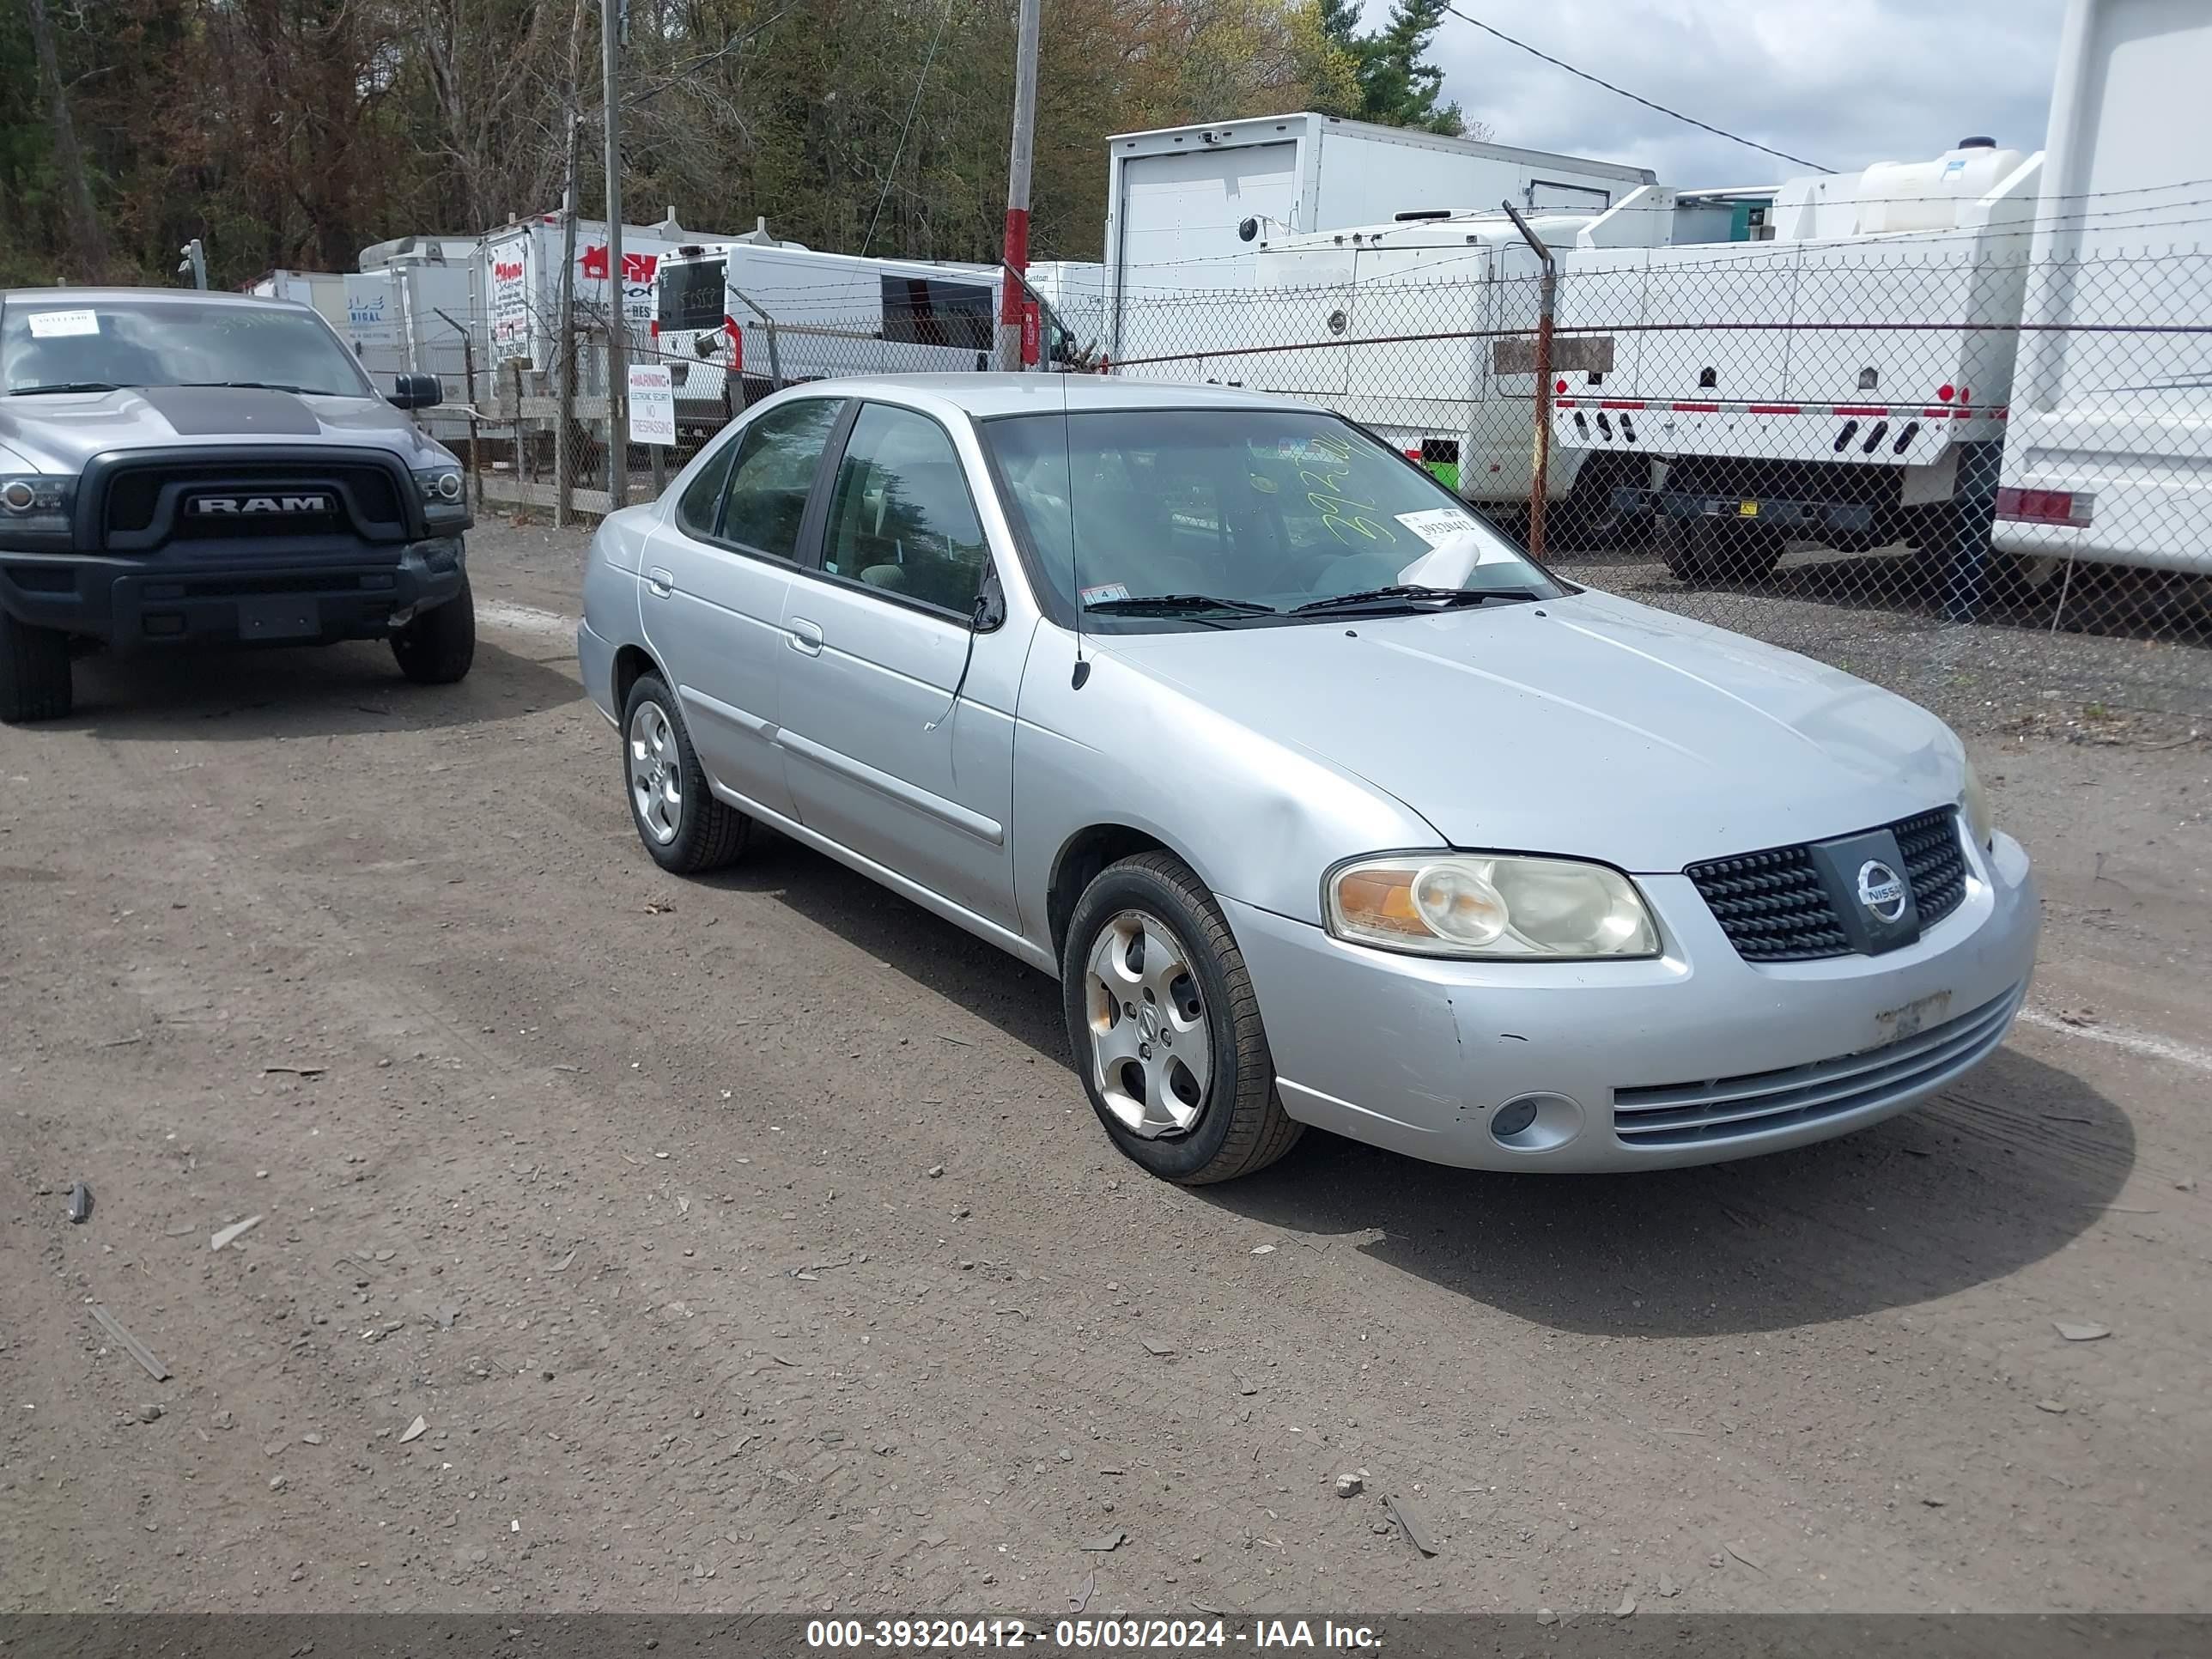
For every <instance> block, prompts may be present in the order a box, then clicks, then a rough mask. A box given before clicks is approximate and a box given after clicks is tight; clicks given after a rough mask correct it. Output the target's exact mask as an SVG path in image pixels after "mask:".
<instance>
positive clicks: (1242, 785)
mask: <svg viewBox="0 0 2212 1659" xmlns="http://www.w3.org/2000/svg"><path fill="white" fill-rule="evenodd" d="M1084 655H1085V658H1086V659H1087V660H1088V661H1089V663H1090V671H1089V674H1088V677H1087V678H1086V679H1085V684H1083V685H1082V686H1081V687H1079V688H1078V687H1076V686H1074V685H1073V684H1071V680H1072V677H1073V668H1074V665H1075V647H1074V640H1073V635H1069V634H1066V633H1065V632H1063V631H1061V630H1060V629H1058V628H1055V627H1054V626H1052V625H1051V624H1049V623H1048V624H1046V625H1045V626H1044V627H1043V628H1042V629H1040V630H1039V632H1038V635H1037V639H1036V644H1035V645H1034V646H1033V647H1032V648H1031V650H1030V655H1029V661H1028V665H1027V667H1026V669H1025V671H1024V676H1023V681H1022V692H1021V704H1020V711H1019V712H1020V719H1019V721H1018V726H1017V730H1016V735H1015V739H1014V744H1015V749H1014V811H1013V846H1014V888H1015V897H1016V901H1017V902H1018V904H1019V906H1020V910H1021V915H1022V919H1023V927H1024V933H1025V934H1026V935H1027V936H1028V937H1029V938H1030V941H1031V942H1032V943H1033V944H1035V945H1037V946H1038V947H1039V948H1040V949H1041V950H1042V951H1044V952H1046V953H1047V955H1048V956H1049V955H1050V953H1051V951H1052V935H1051V927H1050V924H1049V921H1048V915H1047V908H1048V907H1047V903H1046V898H1047V895H1048V893H1049V891H1050V890H1051V884H1052V878H1053V873H1054V868H1055V866H1056V865H1057V863H1058V860H1059V859H1060V854H1061V852H1062V851H1063V849H1065V848H1066V847H1067V846H1068V844H1069V843H1070V842H1072V841H1073V839H1074V838H1075V837H1077V836H1080V835H1082V834H1083V833H1084V832H1085V830H1087V829H1091V828H1093V827H1094V826H1097V825H1099V824H1119V825H1125V826H1127V828H1129V829H1135V830H1138V831H1139V832H1140V833H1142V834H1144V835H1146V836H1151V837H1152V839H1153V840H1155V841H1158V842H1159V843H1160V844H1161V845H1162V846H1164V847H1166V848H1169V850H1170V851H1171V852H1173V853H1174V854H1176V856H1177V857H1179V858H1181V859H1182V860H1183V862H1185V863H1186V864H1188V865H1189V866H1190V867H1191V869H1192V870H1193V871H1194V872H1195V873H1196V874H1197V876H1198V878H1199V879H1200V881H1203V882H1204V883H1205V884H1206V887H1207V888H1208V889H1209V890H1211V891H1212V892H1214V893H1216V894H1218V895H1219V896H1222V897H1224V898H1233V899H1237V900H1238V901H1241V902H1243V903H1246V904H1249V905H1254V906H1256V907H1258V908H1261V909H1263V910H1272V911H1273V912H1275V913H1276V914H1277V915H1284V916H1289V917H1291V918H1294V919H1295V920H1297V921H1309V922H1313V923H1316V924H1318V923H1319V922H1320V921H1321V879H1322V872H1323V871H1325V870H1327V869H1328V867H1329V866H1331V865H1332V864H1334V863H1336V862H1338V861H1339V860H1342V859H1346V858H1349V857H1351V856H1352V855H1353V854H1358V853H1364V852H1371V851H1375V850H1378V849H1381V848H1393V847H1420V846H1431V845H1435V846H1442V845H1443V837H1442V836H1439V835H1438V834H1437V830H1436V829H1435V828H1434V827H1433V826H1431V824H1430V823H1428V822H1427V821H1426V820H1425V819H1424V818H1422V817H1421V816H1420V815H1419V813H1417V812H1415V811H1413V809H1412V808H1411V807H1409V806H1407V805H1406V804H1405V803H1404V802H1403V801H1401V800H1399V799H1397V798H1396V797H1395V796H1393V795H1390V794H1389V793H1386V792H1384V791H1383V790H1380V789H1377V788H1376V787H1375V786H1374V785H1372V784H1370V783H1369V782H1367V781H1365V780H1364V779H1362V778H1359V777H1358V776H1356V775H1353V774H1352V773H1350V772H1347V771H1346V770H1345V769H1343V768H1341V767H1340V766H1337V765H1335V764H1334V763H1332V762H1330V761H1328V760H1326V759H1324V758H1323V757H1321V756H1319V755H1316V754H1314V753H1312V752H1311V751H1310V750H1305V749H1303V748H1300V747H1298V746H1297V745H1296V744H1285V743H1282V742H1278V741H1274V740H1271V739H1267V738H1260V737H1257V736H1255V735H1254V734H1253V733H1252V732H1250V731H1249V730H1248V729H1246V728H1245V727H1244V726H1241V725H1238V724H1237V722H1235V721H1233V720H1229V719H1228V718H1226V717H1225V716H1224V715H1222V714H1219V713H1218V712H1217V711H1216V710H1213V709H1212V708H1207V707H1206V706H1205V705H1204V704H1202V703H1200V702H1197V701H1195V700H1194V699H1193V698H1192V697H1190V696H1188V694H1186V693H1184V692H1182V691H1180V690H1176V688H1174V687H1172V686H1170V685H1165V684H1162V683H1161V682H1159V681H1158V680H1156V679H1153V678H1151V677H1149V676H1147V675H1145V674H1143V673H1140V672H1139V671H1137V670H1135V669H1133V668H1132V667H1131V666H1130V665H1128V664H1127V662H1125V661H1123V660H1122V659H1121V658H1119V657H1117V656H1115V654H1114V653H1113V651H1112V650H1111V648H1110V647H1107V648H1103V649H1102V648H1100V646H1099V643H1098V642H1097V641H1095V640H1094V641H1088V642H1086V644H1085V647H1084Z"/></svg>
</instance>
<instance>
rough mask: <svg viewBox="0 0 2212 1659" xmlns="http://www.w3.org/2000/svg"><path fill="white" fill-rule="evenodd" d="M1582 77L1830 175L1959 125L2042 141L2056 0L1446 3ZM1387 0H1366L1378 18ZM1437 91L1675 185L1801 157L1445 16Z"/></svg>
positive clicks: (1748, 173)
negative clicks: (1816, 164) (1712, 131)
mask: <svg viewBox="0 0 2212 1659" xmlns="http://www.w3.org/2000/svg"><path fill="white" fill-rule="evenodd" d="M1455 3H1457V4H1458V5H1459V7H1460V9H1461V10H1462V11H1464V12H1467V13H1468V14H1469V15H1472V16H1475V17H1479V18H1480V19H1481V20H1482V21H1484V22H1486V23H1488V24H1490V25H1491V26H1492V27H1495V28H1498V29H1500V30H1503V31H1504V33H1508V34H1510V35H1513V36H1515V37H1516V38H1517V39H1519V40H1526V41H1527V42H1528V43H1529V44H1530V45H1531V46H1539V47H1541V48H1542V49H1543V50H1544V51H1546V52H1550V53H1551V54H1552V55H1553V56H1554V57H1556V58H1565V60H1566V61H1567V62H1569V63H1571V64H1575V65H1577V67H1578V68H1581V69H1583V70H1588V71H1589V73H1590V74H1593V75H1598V76H1604V77H1605V78H1606V79H1607V80H1608V81H1611V82H1614V83H1615V84H1617V85H1620V86H1623V87H1626V88H1628V89H1629V90H1631V91H1632V92H1637V93H1640V94H1643V95H1644V97H1646V98H1649V99H1651V100H1654V101H1655V102H1657V103H1662V104H1666V105H1668V106H1672V107H1674V108H1675V109H1679V110H1680V111H1682V112H1684V113H1686V114H1690V115H1694V116H1696V117H1698V118H1699V119H1700V120H1704V121H1709V122H1711V124H1712V125H1715V126H1717V127H1725V128H1727V129H1729V131H1733V132H1740V133H1741V134H1743V135H1744V136H1745V137H1748V138H1755V139H1757V140H1759V142H1760V143H1765V144H1771V145H1772V146H1773V147H1774V148H1775V149H1781V150H1787V151H1789V152H1790V154H1792V155H1801V156H1804V157H1806V158H1808V160H1811V161H1816V162H1819V163H1820V164H1821V165H1823V166H1826V167H1833V168H1836V169H1838V170H1840V171H1847V172H1848V171H1854V170H1856V169H1857V168H1859V167H1863V166H1865V165H1866V164H1867V163H1868V162H1869V161H1911V160H1916V159H1924V158H1927V157H1929V156H1933V155H1940V154H1941V153H1942V151H1943V150H1945V149H1948V148H1949V147H1950V145H1951V144H1952V143H1954V142H1955V141H1956V140H1958V139H1959V138H1960V137H1963V136H1965V135H1966V134H1968V133H1986V134H1988V135H1990V137H1994V138H1996V141H1997V142H1998V143H2000V144H2004V145H2008V146H2017V147H2018V148H2019V149H2023V150H2034V149H2041V148H2042V147H2043V136H2044V124H2045V114H2046V112H2047V110H2048V106H2049V103H2050V98H2051V74H2052V70H2053V64H2054V58H2055V54H2056V52H2057V40H2058V25H2059V20H2060V17H2061V15H2062V14H2063V11H2064V9H2065V7H2064V0H1455ZM1388 12H1389V0H1367V5H1366V15H1367V18H1368V21H1369V24H1370V27H1375V26H1377V25H1379V24H1380V22H1381V21H1382V19H1383V17H1384V16H1385V15H1387V14H1388ZM1430 52H1431V57H1432V58H1433V59H1434V60H1435V61H1436V62H1437V64H1440V65H1441V66H1442V67H1443V70H1444V91H1445V94H1446V95H1447V96H1448V97H1451V98H1455V99H1457V100H1459V104H1460V107H1461V108H1462V110H1463V111H1464V112H1466V114H1467V116H1468V118H1469V120H1471V121H1475V120H1479V121H1484V122H1487V123H1488V124H1489V125H1490V126H1491V127H1492V130H1493V133H1494V137H1495V141H1496V142H1498V143H1509V144H1523V145H1527V146H1528V147H1529V148H1531V149H1549V150H1560V151H1564V152H1566V153H1568V154H1571V155H1586V156H1592V157H1601V158H1604V159H1607V160H1610V161H1627V162H1632V163H1635V164H1637V165H1639V166H1643V167H1650V168H1651V169H1652V170H1653V171H1654V172H1656V173H1657V174H1658V176H1659V178H1660V180H1661V181H1662V183H1665V184H1670V185H1734V184H1746V185H1749V184H1763V183H1765V182H1767V181H1769V180H1771V179H1780V178H1786V177H1789V176H1790V175H1791V174H1793V173H1802V172H1803V171H1805V169H1803V168H1802V167H1793V166H1792V165H1790V163H1789V162H1786V161H1776V160H1774V159H1773V158H1772V157H1771V156H1767V155H1760V154H1759V152H1758V151H1757V150H1754V149H1744V148H1743V147H1741V145H1737V144H1732V143H1728V142H1727V141H1726V140H1724V139H1721V138H1716V137H1712V136H1711V134H1709V133H1705V132H1700V131H1698V130H1697V129H1696V128H1695V127H1691V126H1686V125H1683V124H1682V123H1680V122H1679V121H1674V120H1670V119H1668V118H1667V117H1665V116H1662V115H1660V114H1657V113H1656V112H1653V111H1650V110H1648V109H1645V108H1644V107H1643V106H1640V105H1638V104H1633V103H1631V102H1629V101H1628V100H1626V99H1625V98H1619V97H1616V96H1614V95H1613V94H1611V93H1609V92H1607V91H1604V90H1603V89H1601V88H1597V87H1594V86H1591V85H1590V84H1589V82H1584V81H1578V80H1577V79H1575V78H1574V77H1573V76H1570V75H1567V74H1565V73H1564V72H1563V71H1561V70H1556V69H1554V68H1553V67H1552V66H1551V65H1550V64H1545V63H1543V62H1541V61H1540V60H1539V59H1537V58H1531V57H1529V56H1528V54H1527V53H1526V52H1520V51H1517V50H1516V49H1515V48H1514V47H1511V46H1507V45H1505V44H1504V42H1503V41H1501V40H1495V39H1493V38H1492V37H1491V36H1489V35H1486V34H1485V33H1482V32H1481V31H1480V30H1479V29H1477V28H1474V27H1472V26H1471V25H1469V24H1468V23H1466V22H1463V21H1461V20H1460V19H1458V18H1456V17H1452V16H1449V15H1447V16H1446V17H1445V19H1444V25H1443V28H1442V29H1441V30H1439V31H1438V33H1437V38H1436V41H1435V44H1434V45H1433V46H1431V48H1430Z"/></svg>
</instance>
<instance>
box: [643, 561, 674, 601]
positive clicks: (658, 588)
mask: <svg viewBox="0 0 2212 1659" xmlns="http://www.w3.org/2000/svg"><path fill="white" fill-rule="evenodd" d="M645 585H646V586H647V587H649V588H651V589H652V590H653V598H655V599H666V598H667V597H668V596H669V594H670V593H671V592H673V591H674V589H675V586H676V578H675V577H673V576H671V575H670V574H668V573H667V572H666V571H665V570H663V569H661V568H659V567H658V566H655V567H654V568H653V569H651V570H648V571H647V572H646V573H645Z"/></svg>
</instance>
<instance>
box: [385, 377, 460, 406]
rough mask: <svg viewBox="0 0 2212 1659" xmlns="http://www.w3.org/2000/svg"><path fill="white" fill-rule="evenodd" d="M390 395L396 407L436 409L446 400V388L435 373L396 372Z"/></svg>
mask: <svg viewBox="0 0 2212 1659" xmlns="http://www.w3.org/2000/svg"><path fill="white" fill-rule="evenodd" d="M389 395H390V398H391V401H392V407H393V408H395V409H435V408H436V407H437V406H438V405H439V404H442V403H443V402H445V401H446V388H445V387H444V386H442V385H441V383H440V382H439V380H438V377H437V376H436V375H435V374H395V375H393V376H392V391H391V393H390V394H389Z"/></svg>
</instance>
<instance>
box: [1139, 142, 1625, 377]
mask: <svg viewBox="0 0 2212 1659" xmlns="http://www.w3.org/2000/svg"><path fill="white" fill-rule="evenodd" d="M1107 145H1108V157H1109V159H1108V163H1107V180H1106V182H1107V198H1106V258H1105V264H1106V267H1107V272H1106V289H1107V308H1108V315H1107V319H1106V332H1107V335H1108V341H1107V345H1108V355H1109V357H1110V358H1111V359H1112V360H1113V361H1114V362H1116V363H1119V362H1122V361H1123V360H1124V359H1127V360H1131V361H1132V362H1133V366H1134V367H1135V368H1136V371H1137V372H1138V373H1139V374H1145V375H1146V376H1148V377H1152V378H1158V379H1164V380H1189V379H1199V378H1202V377H1201V376H1199V375H1196V374H1193V373H1191V372H1190V369H1189V368H1188V363H1187V362H1185V361H1178V360H1182V359H1186V358H1187V357H1188V354H1190V353H1192V352H1195V351H1199V350H1202V349H1212V348H1216V347H1220V346H1233V345H1237V344H1241V343H1249V335H1248V328H1247V325H1248V321H1249V319H1248V316H1247V313H1246V307H1244V305H1243V303H1241V296H1242V295H1244V294H1246V293H1249V290H1250V289H1251V288H1252V286H1253V283H1254V280H1255V254H1256V252H1257V251H1258V250H1257V245H1258V243H1259V241H1260V240H1261V237H1262V235H1281V234H1288V233H1292V232H1297V231H1316V230H1335V229H1340V228H1346V227H1349V226H1353V225H1366V224H1372V223H1374V222H1377V221H1381V220H1387V219H1389V217H1390V216H1392V215H1394V214H1397V213H1402V212H1407V211H1409V210H1415V209H1423V208H1430V209H1435V208H1442V209H1450V210H1467V209H1481V208H1494V207H1496V206H1497V204H1498V203H1500V202H1503V201H1507V200H1510V201H1511V202H1512V203H1513V204H1515V205H1516V207H1520V208H1522V209H1523V210H1557V209H1565V210H1583V211H1589V210H1602V209H1604V208H1607V207H1609V206H1611V205H1612V204H1613V203H1615V202H1617V201H1619V200H1620V197H1623V196H1625V195H1626V194H1627V193H1628V192H1629V191H1632V190H1634V189H1636V188H1638V186H1640V185H1649V184H1651V183H1653V182H1654V179H1653V177H1652V174H1651V173H1650V172H1649V171H1648V170H1646V169H1644V168H1643V167H1622V166H1619V165H1616V164H1614V163H1613V162H1608V161H1584V160H1582V159H1581V158H1579V157H1576V156H1571V155H1552V154H1550V153H1548V152H1546V151H1542V150H1531V149H1515V148H1513V147H1512V146H1510V145H1506V144H1488V143H1477V142H1475V141H1474V140H1473V139H1469V138H1446V137H1440V136H1438V135H1437V134H1435V133H1430V132H1418V131H1411V130H1409V129H1407V128H1402V127H1384V126H1376V125H1370V124H1368V123H1366V122H1362V121H1346V120H1343V119H1341V118H1338V117H1336V116H1333V115H1316V114H1312V113H1310V112H1306V113H1298V114H1291V115H1270V116H1260V117H1255V118H1250V119H1246V120H1237V121H1221V122H1216V123H1213V124H1212V125H1205V126H1189V127H1166V128H1161V129H1159V130H1158V131H1150V132H1127V133H1121V134H1117V135H1116V136H1115V137H1112V138H1110V139H1109V140H1108V141H1107ZM1201 300H1202V301H1204V303H1200V302H1199V301H1201ZM1146 359H1168V360H1170V361H1165V362H1153V363H1150V364H1147V363H1146V362H1145V361H1144V360H1146Z"/></svg>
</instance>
